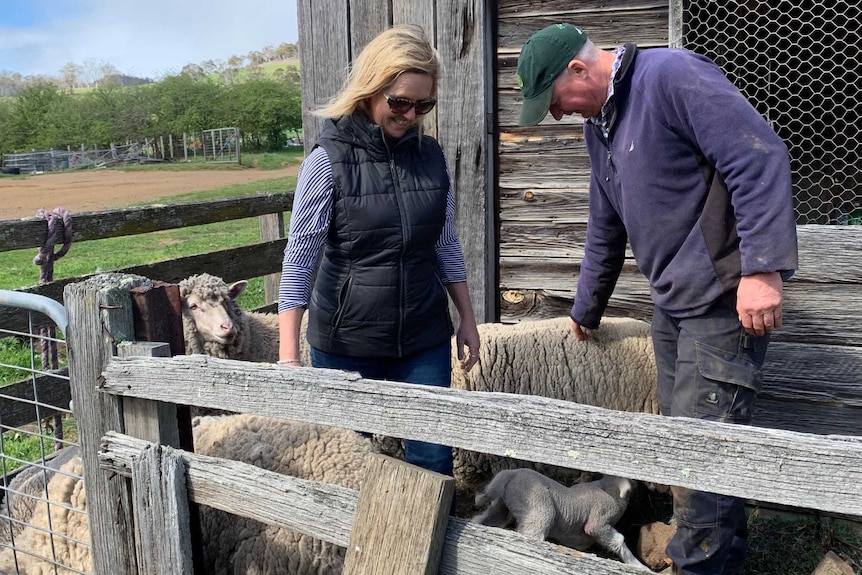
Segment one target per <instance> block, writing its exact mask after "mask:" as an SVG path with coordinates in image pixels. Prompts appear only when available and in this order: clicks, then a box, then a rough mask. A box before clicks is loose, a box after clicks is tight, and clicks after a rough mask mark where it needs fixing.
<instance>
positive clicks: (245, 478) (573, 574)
mask: <svg viewBox="0 0 862 575" xmlns="http://www.w3.org/2000/svg"><path fill="white" fill-rule="evenodd" d="M145 445H146V443H145V442H142V441H140V440H137V439H134V438H131V437H128V436H125V435H122V434H116V433H109V434H108V435H106V436H105V438H104V448H103V452H102V453H101V454H100V456H99V458H100V464H101V465H102V468H103V469H105V470H106V471H113V472H115V473H118V474H122V475H126V476H130V468H131V465H132V462H133V461H134V457H135V456H136V455H137V454H138V453H139V452H140V450H141V449H143V447H144V446H145ZM177 453H179V454H180V456H181V457H182V460H183V462H184V463H185V465H186V468H187V475H188V486H189V497H190V498H191V499H192V500H193V501H195V502H197V503H199V504H202V505H208V506H210V507H214V508H216V509H221V510H222V511H227V512H228V513H233V514H234V515H239V516H241V517H247V518H250V519H255V520H258V521H262V522H263V523H266V524H268V525H274V526H276V527H283V528H285V529H289V530H290V531H295V532H297V533H303V534H306V535H310V536H312V537H314V538H316V539H320V540H322V541H327V542H330V543H333V544H335V545H339V546H341V547H346V546H347V544H348V540H349V536H350V529H351V525H352V524H353V522H354V516H355V513H356V504H357V499H358V494H357V492H356V491H353V490H351V489H347V488H346V487H340V486H337V485H327V484H325V483H316V482H314V481H307V480H304V479H297V478H295V477H287V476H285V475H279V474H278V473H273V472H271V471H265V470H263V469H260V468H258V467H254V466H252V465H248V464H245V463H237V462H234V461H228V460H225V459H216V458H212V457H207V456H204V455H196V454H193V453H187V452H183V451H179V452H177ZM488 573H495V574H499V575H522V574H523V573H543V574H547V575H630V574H631V569H630V568H629V567H627V566H625V565H623V564H622V563H620V562H618V561H614V560H609V559H601V558H599V557H596V556H595V555H592V554H590V553H580V552H578V551H573V550H571V549H567V548H565V547H562V546H560V545H553V544H550V543H546V542H534V541H529V540H527V539H525V538H524V537H521V536H519V535H518V534H516V533H514V532H512V531H508V530H504V529H493V528H489V527H484V526H482V525H476V524H475V523H469V522H467V521H465V520H463V519H458V518H455V517H450V518H449V522H448V525H447V528H446V540H445V544H444V547H443V557H442V564H441V566H440V574H441V575H487V574H488Z"/></svg>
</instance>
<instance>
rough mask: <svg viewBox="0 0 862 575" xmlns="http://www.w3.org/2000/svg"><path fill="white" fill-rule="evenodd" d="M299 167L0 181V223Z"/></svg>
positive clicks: (98, 173)
mask: <svg viewBox="0 0 862 575" xmlns="http://www.w3.org/2000/svg"><path fill="white" fill-rule="evenodd" d="M297 170H298V166H290V167H288V168H282V169H279V170H257V169H248V170H242V171H230V170H194V171H183V172H179V171H178V172H171V171H152V172H146V171H138V172H122V171H118V170H86V171H80V172H64V173H59V174H38V175H33V176H29V177H27V178H0V220H9V219H17V218H26V217H31V216H35V215H36V212H37V211H38V210H39V208H45V209H46V210H53V209H55V208H58V207H62V208H66V209H67V210H69V211H71V212H73V213H74V212H90V211H95V210H105V209H109V208H115V207H119V206H125V205H128V204H132V203H148V202H153V203H156V202H157V201H158V200H159V198H162V197H164V196H172V195H176V194H182V193H185V192H196V191H201V190H211V189H213V188H218V187H221V186H227V185H231V184H244V183H248V182H255V181H259V180H270V179H273V178H283V177H285V176H295V175H296V172H297Z"/></svg>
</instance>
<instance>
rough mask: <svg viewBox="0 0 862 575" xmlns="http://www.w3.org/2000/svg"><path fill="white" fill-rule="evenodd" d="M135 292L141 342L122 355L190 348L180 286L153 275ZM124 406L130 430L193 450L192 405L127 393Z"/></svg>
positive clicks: (197, 559)
mask: <svg viewBox="0 0 862 575" xmlns="http://www.w3.org/2000/svg"><path fill="white" fill-rule="evenodd" d="M131 294H132V311H133V316H134V320H135V339H136V340H137V341H138V343H136V344H131V345H129V346H123V348H124V349H123V354H124V356H126V357H128V356H134V355H138V356H141V355H147V356H149V357H171V356H173V355H183V354H184V353H185V352H186V349H185V347H186V346H185V338H184V337H183V315H182V314H183V312H182V301H181V298H180V286H178V285H177V284H171V283H166V282H162V281H154V282H152V285H151V286H141V287H137V288H134V289H132V290H131ZM154 342H167V343H154ZM148 346H160V347H159V348H158V349H159V350H160V351H159V352H158V354H156V355H150V353H151V352H150V351H149V349H150V347H148ZM127 349H128V352H127ZM123 409H124V411H125V423H126V429H127V431H126V433H127V434H128V435H132V436H134V437H138V438H140V439H146V440H147V441H152V442H154V443H158V444H160V445H170V446H172V447H180V448H181V449H185V450H186V451H192V452H193V451H194V450H195V445H194V436H193V432H192V415H191V407H190V406H188V405H176V404H173V403H164V402H159V401H147V400H143V399H138V398H126V399H125V401H124V402H123ZM130 426H131V427H130ZM188 512H189V517H190V521H189V522H190V529H191V545H192V550H193V558H194V564H195V568H196V570H197V571H199V572H203V535H202V533H201V523H200V510H199V509H198V506H197V504H195V503H189V504H188Z"/></svg>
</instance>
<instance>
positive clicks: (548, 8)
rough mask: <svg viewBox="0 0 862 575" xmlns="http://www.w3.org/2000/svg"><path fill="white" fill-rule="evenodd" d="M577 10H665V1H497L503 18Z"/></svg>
mask: <svg viewBox="0 0 862 575" xmlns="http://www.w3.org/2000/svg"><path fill="white" fill-rule="evenodd" d="M574 8H576V9H577V11H578V12H606V11H611V10H612V11H619V10H641V9H644V8H667V0H613V1H612V2H608V1H607V0H579V1H578V2H577V3H576V4H573V3H572V1H571V0H538V1H537V0H499V1H498V3H497V16H498V17H499V18H501V19H504V18H513V17H515V18H533V17H534V16H536V15H540V14H559V13H564V12H568V11H571V10H573V9H574Z"/></svg>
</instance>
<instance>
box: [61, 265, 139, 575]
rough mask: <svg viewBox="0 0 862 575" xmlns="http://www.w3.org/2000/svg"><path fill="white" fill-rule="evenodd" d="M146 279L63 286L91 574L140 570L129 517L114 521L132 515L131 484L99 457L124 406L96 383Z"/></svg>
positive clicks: (127, 337)
mask: <svg viewBox="0 0 862 575" xmlns="http://www.w3.org/2000/svg"><path fill="white" fill-rule="evenodd" d="M146 282H147V280H146V278H142V277H135V276H128V275H119V274H103V275H100V276H96V277H94V278H90V279H88V280H85V281H82V282H79V283H74V284H71V285H69V286H67V287H66V290H65V298H64V299H65V306H66V310H67V313H68V316H69V328H68V333H67V334H66V345H67V347H68V350H69V358H70V363H69V378H70V384H71V387H72V398H73V399H74V401H75V416H76V418H77V419H78V421H83V422H86V425H80V426H79V427H78V435H79V439H80V444H81V458H82V459H83V462H84V481H85V483H86V485H87V513H88V516H89V525H90V534H91V538H90V540H91V541H93V542H94V544H93V546H92V558H93V573H94V574H95V575H108V574H109V573H110V574H112V575H114V574H116V575H136V574H137V573H138V569H137V562H136V559H135V537H134V530H133V528H132V525H131V522H119V523H118V522H117V518H118V517H122V518H126V517H131V516H132V493H131V486H130V485H129V482H128V481H127V480H126V479H124V478H122V477H118V476H114V477H108V476H106V475H105V474H103V473H102V472H101V471H100V470H99V461H98V457H97V453H98V451H99V445H100V444H101V439H102V436H103V435H105V433H107V432H108V431H119V430H121V429H122V425H123V423H122V408H121V405H120V401H119V398H117V397H108V396H107V395H105V394H103V393H98V392H97V391H96V386H97V381H98V379H99V374H100V372H101V371H102V369H103V368H104V366H105V364H106V363H107V362H108V358H109V357H111V355H112V354H113V353H114V349H115V346H116V344H117V343H119V342H121V341H131V340H132V339H133V337H134V326H133V322H132V306H131V297H130V295H129V290H130V289H132V288H134V287H137V286H140V285H144V284H145V283H146Z"/></svg>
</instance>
